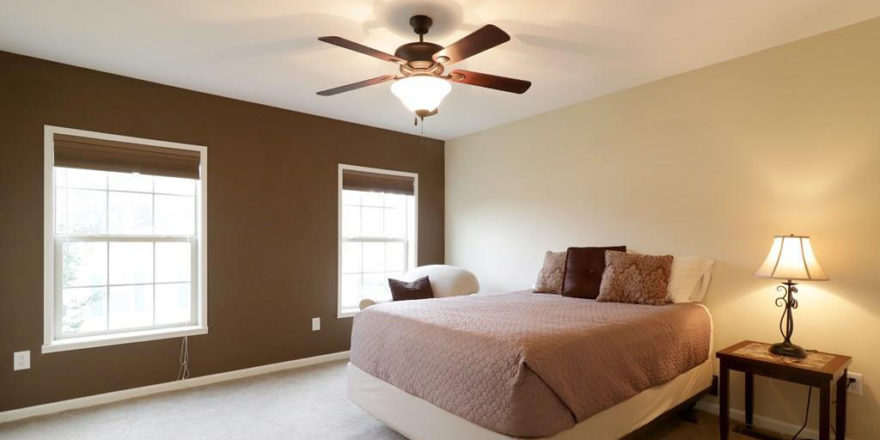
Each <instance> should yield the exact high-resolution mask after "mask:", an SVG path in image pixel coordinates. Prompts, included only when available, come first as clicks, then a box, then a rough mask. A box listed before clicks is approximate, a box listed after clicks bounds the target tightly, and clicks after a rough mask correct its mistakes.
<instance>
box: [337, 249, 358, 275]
mask: <svg viewBox="0 0 880 440" xmlns="http://www.w3.org/2000/svg"><path fill="white" fill-rule="evenodd" d="M361 252H362V245H361V243H343V244H342V273H357V272H360V271H361Z"/></svg>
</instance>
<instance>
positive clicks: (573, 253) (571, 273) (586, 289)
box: [562, 246, 626, 299]
mask: <svg viewBox="0 0 880 440" xmlns="http://www.w3.org/2000/svg"><path fill="white" fill-rule="evenodd" d="M609 250H610V251H620V252H626V246H611V247H581V248H577V247H570V248H568V251H567V252H566V256H565V272H564V274H563V276H562V296H573V297H576V298H588V299H595V298H596V297H597V296H599V285H600V284H602V273H603V272H604V271H605V251H609Z"/></svg>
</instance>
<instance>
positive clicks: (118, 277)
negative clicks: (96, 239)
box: [110, 242, 153, 302]
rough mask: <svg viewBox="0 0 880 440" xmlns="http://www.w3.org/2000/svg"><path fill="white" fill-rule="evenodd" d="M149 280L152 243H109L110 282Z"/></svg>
mask: <svg viewBox="0 0 880 440" xmlns="http://www.w3.org/2000/svg"><path fill="white" fill-rule="evenodd" d="M151 282H153V243H149V242H148V243H141V242H111V243H110V284H138V283H151ZM110 293H111V294H112V293H113V292H112V291H111V292H110ZM111 302H112V300H111Z"/></svg>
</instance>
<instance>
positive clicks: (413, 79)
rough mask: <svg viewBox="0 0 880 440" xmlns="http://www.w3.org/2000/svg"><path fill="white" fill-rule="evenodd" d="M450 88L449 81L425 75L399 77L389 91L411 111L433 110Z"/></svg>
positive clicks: (426, 111)
mask: <svg viewBox="0 0 880 440" xmlns="http://www.w3.org/2000/svg"><path fill="white" fill-rule="evenodd" d="M451 90H452V86H451V85H450V84H449V81H447V80H445V79H441V78H437V77H433V76H427V75H417V76H409V77H406V78H401V79H399V80H397V81H395V82H394V84H392V85H391V93H393V94H394V96H397V98H398V99H400V101H401V102H402V103H403V105H404V106H405V107H406V108H407V109H409V111H411V112H413V113H417V112H419V111H422V112H425V113H430V112H433V111H434V110H436V109H437V107H439V106H440V103H441V102H443V98H445V97H446V95H448V94H449V92H450V91H451Z"/></svg>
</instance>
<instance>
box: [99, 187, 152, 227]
mask: <svg viewBox="0 0 880 440" xmlns="http://www.w3.org/2000/svg"><path fill="white" fill-rule="evenodd" d="M109 226H110V228H109V229H110V233H111V234H131V235H149V234H151V233H152V232H153V196H152V195H150V194H137V193H123V192H114V191H111V192H110V225H109Z"/></svg>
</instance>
